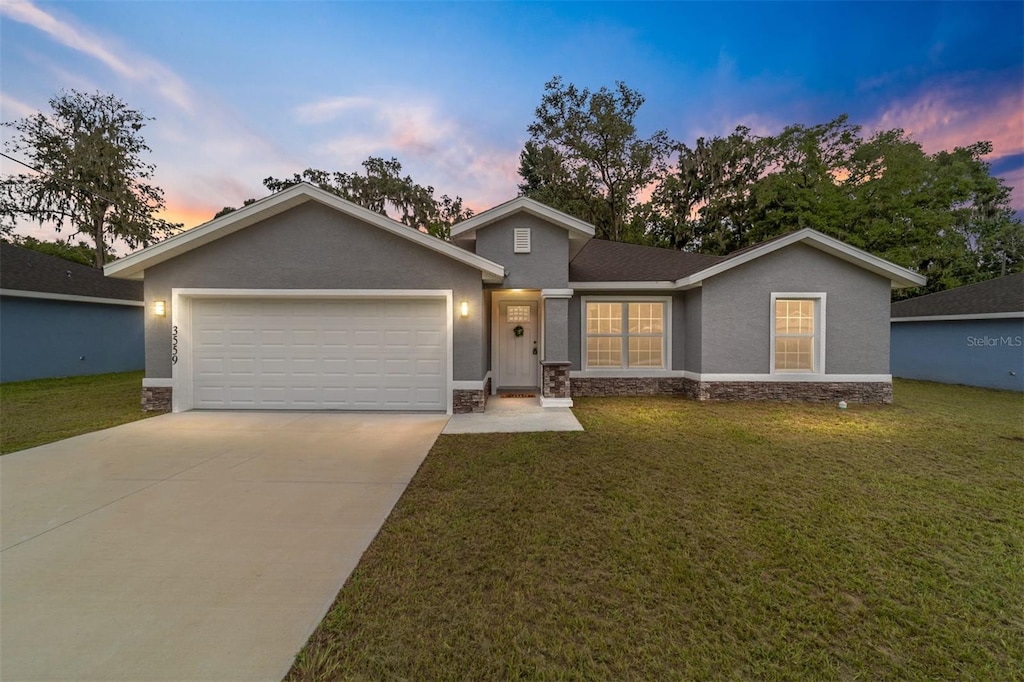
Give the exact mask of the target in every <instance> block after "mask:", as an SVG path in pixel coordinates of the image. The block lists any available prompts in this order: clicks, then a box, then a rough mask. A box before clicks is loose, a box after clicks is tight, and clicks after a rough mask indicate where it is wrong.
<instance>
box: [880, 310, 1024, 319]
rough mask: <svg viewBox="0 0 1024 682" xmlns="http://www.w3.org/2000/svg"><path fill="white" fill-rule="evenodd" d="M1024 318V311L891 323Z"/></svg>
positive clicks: (921, 317) (944, 316)
mask: <svg viewBox="0 0 1024 682" xmlns="http://www.w3.org/2000/svg"><path fill="white" fill-rule="evenodd" d="M1017 318H1024V311H1021V312H1017V313H969V314H966V315H921V316H919V317H894V318H892V320H891V322H947V321H955V320H1013V319H1017Z"/></svg>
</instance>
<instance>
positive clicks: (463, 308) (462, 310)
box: [459, 301, 469, 317]
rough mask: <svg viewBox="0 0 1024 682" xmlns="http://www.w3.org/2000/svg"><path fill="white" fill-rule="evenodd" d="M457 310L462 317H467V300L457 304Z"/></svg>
mask: <svg viewBox="0 0 1024 682" xmlns="http://www.w3.org/2000/svg"><path fill="white" fill-rule="evenodd" d="M459 312H460V313H461V314H462V316H463V317H469V301H463V302H462V303H460V304H459Z"/></svg>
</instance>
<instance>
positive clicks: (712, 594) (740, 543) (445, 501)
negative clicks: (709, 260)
mask: <svg viewBox="0 0 1024 682" xmlns="http://www.w3.org/2000/svg"><path fill="white" fill-rule="evenodd" d="M575 412H576V414H577V415H578V417H579V419H580V421H581V422H582V423H583V425H584V426H585V428H586V429H587V431H586V432H585V433H549V434H508V435H501V434H492V435H464V436H442V437H441V438H440V439H439V440H438V441H437V443H436V445H435V446H434V449H433V450H432V451H431V453H430V455H429V456H428V457H427V459H426V461H425V462H424V464H423V466H422V467H421V469H420V471H419V473H418V474H417V476H416V477H415V479H414V480H413V481H412V484H411V485H410V486H409V488H408V491H407V492H406V494H405V495H404V496H403V497H402V499H401V500H400V502H399V503H398V506H397V507H396V509H395V511H394V513H393V514H392V515H391V517H390V518H389V519H388V521H387V523H386V524H385V525H384V528H383V529H382V531H381V533H380V534H379V535H378V537H377V538H376V539H375V540H374V542H373V543H372V545H371V546H370V548H369V550H368V551H367V553H366V554H365V555H364V557H363V560H362V562H361V563H360V564H359V566H358V567H357V569H356V570H355V572H354V573H353V575H352V577H351V578H350V580H349V582H348V584H347V585H346V587H345V589H344V590H342V592H341V594H340V595H339V597H338V599H337V601H336V603H335V604H334V606H333V607H332V608H331V610H330V612H329V614H328V616H327V617H326V618H325V620H324V621H323V623H322V624H321V625H320V627H319V629H318V630H317V631H316V632H315V633H314V634H313V636H312V637H311V639H310V641H309V643H308V645H307V646H306V648H305V649H304V650H303V651H302V652H301V653H300V654H299V656H298V657H297V659H296V662H295V665H294V667H293V669H292V671H291V673H290V675H289V678H288V679H290V680H324V679H359V680H388V679H396V680H397V679H415V680H434V679H451V680H485V679H562V680H567V679H581V680H582V679H606V680H627V679H633V680H654V679H744V680H765V679H813V680H822V679H825V680H828V679H835V680H855V679H858V680H880V679H911V680H913V679H917V680H934V679H947V680H952V679H957V680H1010V679H1018V680H1019V679H1024V397H1022V396H1020V395H1015V394H1011V393H1006V392H996V391H987V390H983V389H971V388H964V387H953V386H942V385H939V384H928V383H919V382H905V381H900V382H898V383H897V386H896V404H895V405H893V406H889V407H863V406H854V407H852V408H851V409H849V410H847V411H846V412H840V411H838V410H837V409H836V408H835V407H834V406H807V405H784V404H736V403H733V404H700V403H696V402H691V401H687V400H683V399H659V398H642V399H627V398H621V399H619V398H607V399H584V400H579V401H578V407H577V408H576V409H575Z"/></svg>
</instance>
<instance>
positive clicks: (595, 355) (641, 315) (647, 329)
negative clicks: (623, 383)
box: [585, 301, 665, 369]
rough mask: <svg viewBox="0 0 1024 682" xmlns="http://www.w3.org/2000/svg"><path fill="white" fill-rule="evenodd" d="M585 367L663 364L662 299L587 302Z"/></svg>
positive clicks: (648, 367)
mask: <svg viewBox="0 0 1024 682" xmlns="http://www.w3.org/2000/svg"><path fill="white" fill-rule="evenodd" d="M586 317H587V319H586V344H585V350H586V358H585V361H586V367H587V368H646V369H663V368H664V367H665V303H664V302H663V301H651V302H647V301H588V302H587V304H586Z"/></svg>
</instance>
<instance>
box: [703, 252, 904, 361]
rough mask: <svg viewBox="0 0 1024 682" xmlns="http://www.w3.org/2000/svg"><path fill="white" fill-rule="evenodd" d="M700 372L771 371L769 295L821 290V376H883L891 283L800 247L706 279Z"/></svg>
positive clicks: (836, 259) (772, 254)
mask: <svg viewBox="0 0 1024 682" xmlns="http://www.w3.org/2000/svg"><path fill="white" fill-rule="evenodd" d="M702 289H703V291H702V293H701V308H702V310H701V319H702V325H701V326H702V330H701V333H702V339H701V344H702V348H701V364H700V367H701V372H703V373H705V374H768V373H770V372H771V358H770V352H771V351H770V342H771V333H772V331H771V294H772V292H808V293H809V292H825V293H826V294H827V298H826V313H825V327H826V328H825V346H826V348H825V372H826V374H888V373H889V299H890V291H891V282H890V281H889V280H888V279H886V278H884V277H881V276H879V275H875V274H873V273H871V272H868V271H867V270H864V269H862V268H859V267H857V266H856V265H853V264H850V263H847V262H846V261H843V260H840V259H838V258H835V257H832V256H829V255H828V254H825V253H823V252H821V251H819V250H818V249H815V248H813V247H810V246H807V245H805V244H794V245H792V246H789V247H786V248H783V249H780V250H779V251H775V252H773V253H770V254H767V255H765V256H762V257H760V258H757V259H755V260H753V261H750V262H749V263H746V264H744V265H741V266H738V267H736V268H734V269H732V270H728V271H726V272H724V273H722V274H720V275H717V276H715V277H711V278H709V279H707V280H705V281H704V283H703V287H702Z"/></svg>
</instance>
